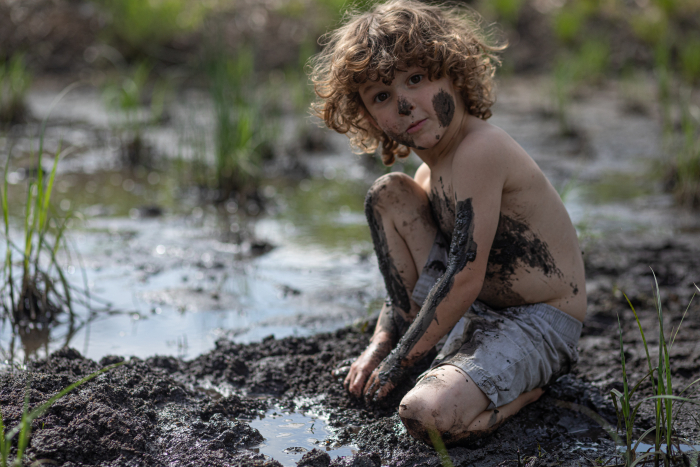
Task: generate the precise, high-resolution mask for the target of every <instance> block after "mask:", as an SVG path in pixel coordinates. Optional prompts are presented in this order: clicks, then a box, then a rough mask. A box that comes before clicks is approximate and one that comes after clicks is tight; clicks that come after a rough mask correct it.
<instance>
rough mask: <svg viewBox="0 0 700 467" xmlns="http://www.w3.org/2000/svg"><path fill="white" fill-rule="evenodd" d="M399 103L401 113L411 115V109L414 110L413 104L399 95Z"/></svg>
mask: <svg viewBox="0 0 700 467" xmlns="http://www.w3.org/2000/svg"><path fill="white" fill-rule="evenodd" d="M397 104H398V111H399V115H406V116H410V115H411V111H412V110H413V106H412V105H411V103H410V102H408V101H407V100H406V99H405V98H403V97H399V99H398V102H397Z"/></svg>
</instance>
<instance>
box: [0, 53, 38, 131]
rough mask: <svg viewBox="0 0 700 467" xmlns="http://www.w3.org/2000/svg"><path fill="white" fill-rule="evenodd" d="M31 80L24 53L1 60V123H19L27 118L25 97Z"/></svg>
mask: <svg viewBox="0 0 700 467" xmlns="http://www.w3.org/2000/svg"><path fill="white" fill-rule="evenodd" d="M31 82H32V77H31V73H30V72H29V70H27V67H26V66H25V63H24V56H23V55H22V54H14V55H13V56H12V57H10V58H9V60H7V61H6V62H4V63H3V62H2V61H0V123H18V122H21V121H22V120H23V119H24V118H25V115H26V113H27V109H26V106H25V102H24V99H25V96H26V94H27V91H28V90H29V86H30V85H31Z"/></svg>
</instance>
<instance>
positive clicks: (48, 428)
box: [0, 235, 700, 467]
mask: <svg viewBox="0 0 700 467" xmlns="http://www.w3.org/2000/svg"><path fill="white" fill-rule="evenodd" d="M697 240H698V238H697V236H690V235H688V236H680V235H679V236H675V237H673V238H667V239H663V240H659V239H652V240H649V239H644V238H642V237H636V238H634V239H630V238H610V239H608V240H606V241H605V242H603V241H599V242H597V243H595V244H593V245H589V246H588V250H587V251H586V252H585V258H586V264H587V272H588V296H589V303H590V306H589V314H588V317H587V319H586V322H585V325H584V328H583V336H582V338H581V343H580V352H581V359H580V362H579V364H578V366H577V368H575V369H574V372H573V373H572V374H571V375H567V376H564V377H562V378H560V379H559V380H558V381H556V382H555V383H554V384H552V385H551V386H549V387H548V388H547V390H546V392H545V395H544V396H543V397H542V398H541V399H540V400H539V401H537V402H536V403H534V404H532V405H530V406H528V407H526V408H525V409H524V410H522V411H521V413H519V414H518V415H516V416H515V417H513V418H512V419H510V420H509V421H507V422H506V423H505V424H504V425H503V426H502V427H501V428H500V429H499V430H498V431H497V432H496V433H495V434H493V435H492V436H490V437H488V438H485V439H482V440H479V441H477V442H476V443H475V444H473V445H472V446H465V447H458V448H453V449H450V450H449V454H450V456H451V458H452V460H453V462H454V463H455V465H477V466H493V465H501V466H507V465H513V466H516V465H529V466H534V465H538V466H544V465H590V463H591V461H593V460H595V459H600V460H602V461H604V462H605V461H610V463H613V459H612V457H613V455H614V452H615V447H614V444H613V442H612V441H611V440H610V438H609V437H608V436H607V435H606V434H605V433H604V432H603V430H601V429H600V427H599V425H598V424H597V423H596V422H595V421H593V420H592V419H591V418H589V417H588V416H587V415H586V412H587V411H593V412H595V413H597V414H599V415H600V416H601V417H602V418H603V419H605V420H607V421H608V422H610V423H611V424H613V425H615V424H616V419H615V413H614V409H613V407H612V404H611V402H610V398H609V395H608V394H609V391H610V390H611V389H612V388H620V386H621V369H620V364H619V340H618V339H619V337H618V334H617V316H616V315H617V314H618V313H619V316H620V319H621V322H622V329H623V337H624V342H625V355H626V359H627V365H628V370H629V371H630V379H631V380H632V381H633V382H635V381H637V380H638V379H640V378H641V376H642V375H643V373H644V371H645V368H646V361H645V359H644V350H643V347H642V345H641V340H640V338H639V333H638V331H637V330H636V322H635V321H634V317H633V315H632V312H631V310H630V309H629V306H627V305H626V303H625V298H624V296H623V295H622V293H623V292H624V293H625V294H627V296H628V297H629V299H630V301H631V302H632V303H633V304H634V306H635V308H636V310H637V313H638V315H639V317H640V320H641V323H642V325H643V326H644V328H645V331H646V332H647V340H648V341H649V343H650V344H651V346H652V347H654V345H655V343H656V342H658V332H656V333H655V332H654V329H657V326H656V325H655V320H656V316H657V315H656V311H655V309H654V303H653V296H652V286H653V276H652V275H651V270H650V269H649V266H652V267H653V268H654V271H655V273H656V275H657V278H658V280H659V285H660V290H661V301H662V305H663V307H664V326H665V330H666V334H667V335H668V334H669V333H670V330H671V328H672V327H673V326H676V327H677V326H678V324H679V323H680V320H681V317H682V315H683V312H684V311H685V308H686V306H687V304H688V302H689V300H690V298H691V296H692V294H693V289H694V287H693V282H695V283H700V242H698V241H697ZM698 303H699V302H694V303H693V305H691V307H690V310H689V312H688V314H687V316H686V318H685V320H684V321H683V325H682V326H681V329H680V331H679V332H678V335H677V338H676V341H675V344H674V346H673V348H672V351H671V365H672V367H673V368H674V376H673V382H674V387H675V388H679V389H680V388H683V387H685V385H686V384H687V383H689V382H691V381H693V380H695V379H697V378H698V377H700V344H699V343H698V342H700V339H698V337H699V336H698V334H700V313H698V311H700V310H699V308H700V307H699V306H698ZM372 326H373V323H369V325H363V324H358V325H356V326H351V327H347V328H343V329H340V330H338V331H336V332H333V333H325V334H318V335H315V336H311V337H306V338H295V337H290V338H286V339H273V338H267V339H264V340H263V341H262V342H259V343H253V344H247V345H243V344H237V343H234V342H231V341H229V340H225V339H221V340H219V341H218V342H217V343H216V348H215V349H214V350H212V351H211V352H208V353H205V354H203V355H200V356H199V357H197V358H195V359H193V360H189V361H185V360H182V359H178V358H174V357H153V358H149V359H147V360H140V359H137V358H133V359H131V360H129V361H128V362H127V363H126V364H125V365H123V366H121V367H118V368H116V369H114V370H112V371H111V372H109V373H107V374H104V375H101V376H99V377H98V378H96V379H95V380H93V381H91V382H89V383H87V384H85V385H84V386H82V387H80V388H78V389H76V390H74V391H73V392H72V393H70V394H68V395H67V396H65V397H64V398H63V399H61V400H59V401H58V402H57V403H56V404H55V405H54V406H53V407H52V408H51V409H50V410H49V411H48V412H47V414H46V415H44V416H43V417H41V418H40V419H37V420H36V421H35V422H34V434H33V438H32V440H31V443H30V446H29V449H28V456H29V459H30V460H38V459H48V460H52V461H54V462H56V463H57V464H59V465H70V466H73V465H76V466H77V465H115V466H116V465H165V464H168V465H273V464H274V465H279V464H278V463H277V461H275V460H274V459H271V458H266V457H265V456H263V455H262V454H256V453H255V452H254V451H253V450H251V449H249V448H250V447H252V446H255V445H256V444H259V443H261V442H262V436H261V435H260V433H259V432H257V431H256V430H255V429H253V428H251V427H250V425H249V423H248V421H249V420H251V419H252V418H254V417H256V416H258V415H262V414H264V413H265V411H266V409H268V407H270V405H271V404H273V403H274V404H277V405H279V406H281V407H285V408H286V409H288V410H301V409H306V410H308V409H309V408H311V407H313V408H315V410H318V411H321V412H323V413H325V414H326V416H327V417H328V423H329V425H330V426H331V427H333V428H334V429H335V432H336V435H335V439H334V440H331V441H329V442H328V443H326V444H336V445H337V444H351V443H352V444H354V445H356V446H357V447H358V448H359V449H360V452H359V453H357V454H355V455H354V456H353V457H352V458H336V459H332V458H331V456H329V455H328V454H326V453H325V452H324V449H323V447H322V446H319V449H318V450H313V451H310V452H307V453H306V454H305V455H304V456H303V457H302V458H301V460H300V461H299V465H309V466H315V467H321V466H323V467H325V466H327V465H329V463H332V464H333V465H356V466H368V467H369V466H375V465H379V463H380V462H381V464H382V465H392V466H412V465H431V466H438V465H440V460H439V458H438V456H437V455H436V454H435V452H434V451H433V449H432V448H430V447H428V446H426V445H424V444H422V443H421V442H419V441H416V440H413V439H412V438H411V437H410V436H409V435H408V434H407V433H406V431H405V429H404V428H403V426H402V425H401V422H400V420H399V418H398V415H397V406H398V402H399V400H400V398H401V397H402V396H403V394H405V393H406V392H407V391H408V390H409V389H410V387H411V385H412V382H413V380H414V379H415V377H416V376H417V375H418V374H419V373H420V371H422V369H424V368H425V367H426V366H427V363H428V362H427V361H423V362H421V363H419V364H418V365H417V366H416V367H415V368H414V369H413V371H412V373H411V374H410V375H408V378H407V379H406V380H405V381H404V382H403V383H402V384H400V385H399V387H398V388H397V389H396V390H395V391H394V392H393V393H392V394H391V395H390V396H389V397H388V399H387V400H385V401H382V402H379V403H374V404H366V403H365V402H363V401H362V400H358V399H355V398H353V397H352V396H350V395H348V394H347V393H346V392H345V391H344V389H343V388H342V386H341V385H340V383H339V382H337V381H335V380H334V379H333V377H332V376H331V371H332V370H333V369H334V368H335V367H336V366H337V365H338V364H339V363H340V362H342V361H343V360H345V359H347V358H350V357H353V356H356V355H357V354H359V353H360V352H361V351H362V350H363V348H364V347H365V345H366V344H367V342H368V339H369V337H370V330H371V328H372ZM654 355H655V354H654V351H653V350H652V358H653V356H654ZM119 360H121V358H120V357H105V358H103V359H102V360H101V361H100V362H95V361H92V360H89V359H85V358H83V357H82V356H81V355H80V354H79V353H78V352H77V351H75V350H72V349H63V350H60V351H58V352H55V353H54V354H52V355H51V356H50V357H49V358H48V359H46V360H40V361H37V362H35V363H33V364H31V366H30V369H29V370H28V371H20V370H15V371H14V372H7V371H6V372H4V373H2V374H1V375H0V404H1V405H2V416H3V419H4V421H5V424H6V426H10V427H12V426H14V425H15V424H16V423H17V422H18V421H19V419H20V414H21V408H22V403H23V397H24V393H25V389H26V388H27V387H29V400H30V405H31V406H35V405H36V404H38V403H40V402H42V401H44V400H46V399H48V398H49V397H50V396H51V395H53V394H54V393H56V392H57V391H59V390H60V389H61V388H63V387H65V386H67V385H68V384H70V383H71V382H73V381H75V380H77V379H79V378H81V377H83V376H85V375H86V374H89V373H91V372H93V371H95V370H97V369H99V368H101V367H103V366H105V365H107V364H109V363H113V362H115V361H119ZM647 386H648V385H647ZM213 389H214V390H213ZM641 390H642V392H648V391H649V388H648V387H645V386H642V389H641ZM686 394H688V395H690V396H694V397H697V395H698V389H697V388H693V389H691V390H689V391H688V392H687V393H686ZM260 396H267V397H266V398H261V397H260ZM693 410H695V411H693ZM697 416H698V411H697V409H691V408H689V407H685V408H684V409H683V410H681V412H680V415H679V416H678V419H677V429H678V431H679V433H680V434H683V435H685V436H688V437H689V438H690V439H691V440H694V439H697V437H698V433H699V431H698V428H699V427H698V425H697ZM650 425H651V413H650V411H649V410H647V409H644V410H642V413H641V415H640V420H639V428H640V429H645V428H647V427H648V426H650Z"/></svg>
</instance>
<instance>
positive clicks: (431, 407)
mask: <svg viewBox="0 0 700 467" xmlns="http://www.w3.org/2000/svg"><path fill="white" fill-rule="evenodd" d="M441 402H442V403H441ZM399 417H401V421H402V422H403V424H404V426H405V427H406V430H407V431H408V432H409V434H410V435H411V436H413V437H414V438H417V439H420V440H422V441H423V442H425V443H427V444H430V445H432V441H431V439H430V431H431V430H432V431H435V432H437V433H438V434H439V435H440V436H441V438H443V439H445V438H450V436H451V435H450V431H451V430H452V428H453V427H454V425H455V422H456V417H455V413H454V410H446V407H445V405H444V401H441V400H440V399H436V398H425V397H421V395H420V394H417V393H414V392H411V393H408V394H407V395H406V397H404V398H403V400H401V404H400V405H399Z"/></svg>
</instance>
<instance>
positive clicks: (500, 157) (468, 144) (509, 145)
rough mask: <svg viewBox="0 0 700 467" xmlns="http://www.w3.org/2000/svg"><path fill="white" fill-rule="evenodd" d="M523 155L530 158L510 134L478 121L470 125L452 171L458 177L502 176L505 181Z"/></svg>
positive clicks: (457, 152)
mask: <svg viewBox="0 0 700 467" xmlns="http://www.w3.org/2000/svg"><path fill="white" fill-rule="evenodd" d="M522 155H525V157H527V154H525V152H524V150H523V149H522V148H521V147H520V146H519V145H518V144H517V143H516V142H515V141H514V140H513V138H511V137H510V135H508V133H506V132H505V131H504V130H502V129H501V128H499V127H497V126H494V125H491V124H490V123H488V122H485V121H483V120H478V119H476V118H475V119H474V121H472V122H471V123H470V126H469V131H468V133H467V134H466V136H465V138H464V140H463V141H462V142H461V143H460V145H459V146H458V147H457V151H456V152H455V155H454V159H453V160H452V169H453V171H454V172H455V173H457V174H463V175H471V177H474V176H478V177H479V178H481V177H484V176H486V175H488V176H490V177H493V176H494V175H497V174H501V175H502V176H503V180H505V178H507V175H508V172H510V171H511V170H512V169H513V168H514V166H515V165H517V160H518V159H519V156H522ZM471 177H470V178H471ZM491 180H492V181H494V180H493V179H491Z"/></svg>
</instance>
